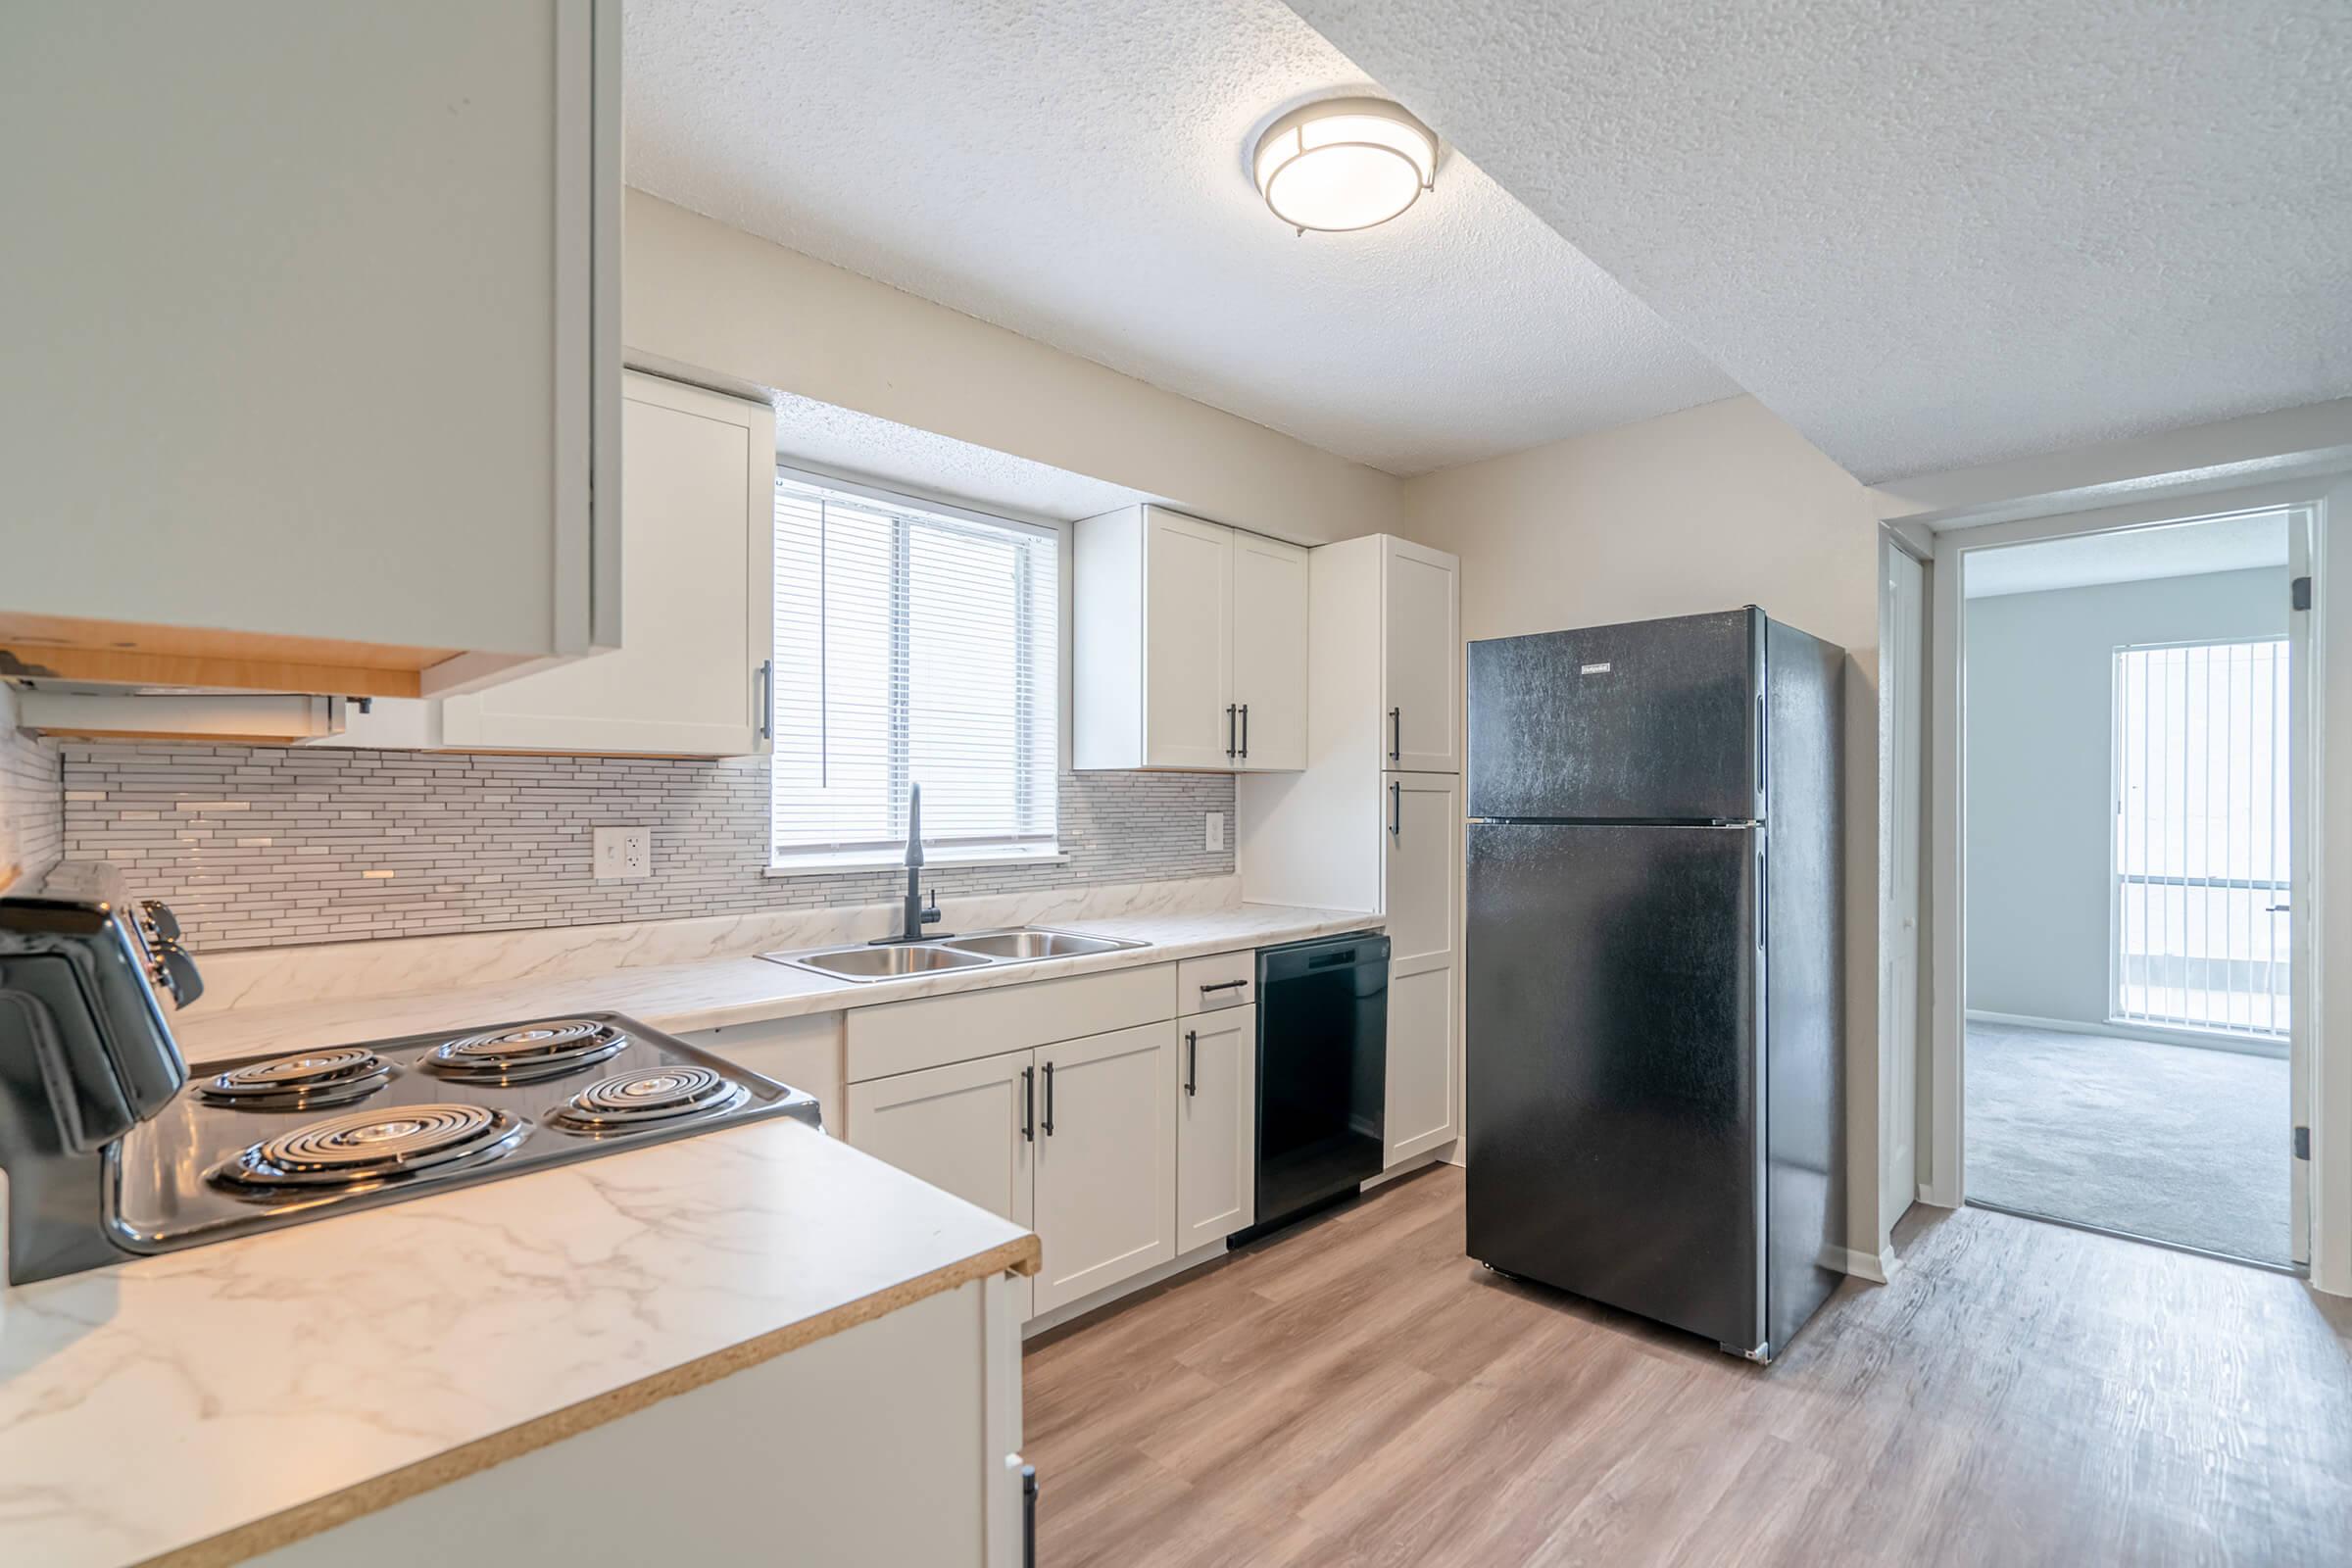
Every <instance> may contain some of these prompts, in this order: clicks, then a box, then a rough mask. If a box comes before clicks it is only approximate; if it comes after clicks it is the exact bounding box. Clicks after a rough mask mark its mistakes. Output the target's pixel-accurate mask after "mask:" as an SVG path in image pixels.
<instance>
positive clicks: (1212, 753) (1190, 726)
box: [1144, 507, 1240, 769]
mask: <svg viewBox="0 0 2352 1568" xmlns="http://www.w3.org/2000/svg"><path fill="white" fill-rule="evenodd" d="M1233 710H1234V699H1233V530H1232V529H1231V528H1227V527H1223V526H1221V525H1219V524H1217V523H1213V522H1202V521H1201V519H1200V518H1198V517H1188V516H1186V515H1183V514H1182V513H1180V512H1163V511H1161V510H1160V509H1159V508H1157V507H1147V508H1145V509H1144V762H1145V765H1147V766H1150V767H1198V768H1220V769H1221V768H1229V767H1232V766H1233V765H1234V761H1235V758H1234V754H1235V753H1236V752H1237V751H1239V750H1240V747H1239V744H1238V742H1239V727H1238V723H1237V720H1236V715H1235V713H1234V711H1233Z"/></svg>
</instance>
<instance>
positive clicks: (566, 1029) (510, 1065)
mask: <svg viewBox="0 0 2352 1568" xmlns="http://www.w3.org/2000/svg"><path fill="white" fill-rule="evenodd" d="M628 1043H629V1037H628V1036H627V1035H625V1034H623V1033H622V1032H621V1031H620V1030H618V1029H615V1028H613V1026H612V1025H611V1024H609V1023H598V1022H597V1021H596V1020H595V1019H593V1018H550V1019H547V1020H545V1021H543V1022H539V1023H524V1024H516V1025H515V1027H513V1028H511V1029H500V1030H497V1031H495V1032H493V1033H490V1034H480V1035H467V1036H466V1037H465V1038H464V1039H463V1040H452V1041H448V1042H446V1043H445V1044H442V1045H438V1046H435V1047H433V1048H432V1049H431V1050H430V1051H427V1052H426V1053H425V1054H424V1056H423V1058H422V1065H423V1067H424V1069H425V1071H427V1072H430V1073H435V1074H438V1075H439V1076H441V1077H443V1078H448V1079H452V1080H454V1081H456V1082H458V1083H485V1084H527V1083H535V1082H537V1081H538V1080H540V1079H542V1078H561V1077H563V1076H564V1075H565V1074H566V1073H573V1072H577V1071H579V1070H580V1069H581V1068H583V1067H592V1066H594V1065H595V1064H596V1063H598V1062H600V1061H606V1060H609V1059H611V1058H612V1057H613V1056H616V1055H618V1054H620V1053H621V1052H622V1051H623V1050H624V1049H626V1048H627V1046H628Z"/></svg>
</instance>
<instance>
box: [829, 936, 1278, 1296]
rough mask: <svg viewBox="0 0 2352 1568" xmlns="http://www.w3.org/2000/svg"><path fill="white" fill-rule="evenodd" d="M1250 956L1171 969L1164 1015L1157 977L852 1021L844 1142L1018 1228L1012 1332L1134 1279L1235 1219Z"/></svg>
mask: <svg viewBox="0 0 2352 1568" xmlns="http://www.w3.org/2000/svg"><path fill="white" fill-rule="evenodd" d="M1252 961H1253V957H1252V955H1250V954H1249V953H1246V952H1244V953H1233V954H1224V955H1217V956H1211V957H1208V958H1202V959H1191V960H1187V961H1186V962H1185V963H1184V964H1183V965H1182V966H1181V969H1182V972H1183V973H1184V975H1185V976H1186V977H1187V978H1189V979H1190V980H1191V982H1192V983H1193V990H1194V991H1195V992H1196V993H1198V998H1200V999H1205V1000H1188V1001H1187V1002H1186V1003H1185V1004H1184V1005H1186V1006H1197V1007H1201V1008H1203V1009H1205V1010H1201V1011H1197V1012H1194V1013H1191V1014H1188V1015H1186V1016H1182V1017H1179V1016H1177V1014H1178V1013H1179V1012H1180V1011H1182V1007H1181V1006H1180V1005H1179V1003H1178V975H1179V967H1180V966H1178V965H1175V964H1157V965H1152V966H1151V967H1148V968H1141V969H1124V970H1112V971H1109V972H1105V973H1100V974H1091V975H1078V976H1070V977H1068V978H1064V979H1060V980H1046V981H1039V982H1036V983H1034V984H1030V985H1011V986H1002V987H997V988H994V989H991V990H986V991H975V992H972V993H969V994H966V995H952V996H944V997H929V998H924V999H922V1000H920V1001H915V1002H902V1003H894V1004H890V1005H884V1006H879V1007H859V1008H855V1009H853V1010H851V1011H850V1013H849V1014H848V1015H847V1019H846V1026H845V1033H844V1040H845V1057H846V1063H847V1072H848V1075H849V1077H850V1079H851V1080H852V1081H851V1083H850V1086H849V1089H848V1091H847V1097H846V1098H847V1102H848V1114H847V1118H846V1124H847V1136H848V1141H849V1142H850V1143H851V1144H852V1145H854V1146H855V1147H857V1148H858V1149H861V1150H864V1151H865V1152H867V1153H870V1154H873V1155H875V1156H877V1157H878V1158H881V1159H883V1160H886V1161H888V1162H889V1163H891V1164H893V1165H896V1166H898V1167H899V1168H900V1169H901V1170H904V1171H906V1172H907V1173H908V1174H910V1175H914V1176H919V1177H921V1178H922V1179H923V1180H924V1181H927V1182H929V1183H930V1184H931V1185H932V1186H934V1187H938V1188H942V1189H944V1190H945V1191H947V1192H951V1193H953V1194H955V1195H956V1197H958V1198H960V1199H963V1200H964V1201H967V1202H971V1203H977V1204H978V1205H980V1206H981V1207H982V1208H985V1209H988V1210H989V1211H991V1212H992V1213H996V1214H1001V1215H1003V1216H1004V1217H1005V1218H1006V1219H1009V1220H1011V1221H1012V1222H1013V1223H1015V1224H1017V1225H1025V1226H1027V1227H1028V1228H1029V1229H1031V1230H1033V1231H1035V1232H1037V1236H1038V1241H1039V1244H1040V1245H1039V1250H1040V1252H1041V1254H1042V1257H1041V1264H1040V1268H1039V1271H1038V1273H1037V1275H1036V1277H1035V1278H1034V1279H1028V1280H1015V1281H1013V1282H1011V1284H1012V1289H1013V1292H1014V1300H1015V1301H1016V1303H1017V1304H1018V1306H1019V1308H1020V1312H1021V1316H1022V1317H1023V1318H1024V1319H1032V1318H1037V1317H1040V1316H1043V1315H1044V1314H1046V1313H1050V1312H1054V1311H1056V1310H1057V1309H1060V1308H1063V1307H1067V1306H1069V1305H1070V1304H1071V1303H1072V1302H1077V1301H1083V1300H1085V1299H1087V1298H1090V1297H1096V1296H1100V1295H1101V1294H1102V1293H1104V1292H1107V1291H1111V1290H1113V1289H1114V1288H1115V1287H1117V1286H1120V1285H1122V1284H1124V1283H1125V1282H1127V1281H1130V1280H1134V1279H1136V1278H1137V1277H1138V1276H1143V1275H1148V1274H1150V1272H1151V1271H1152V1270H1153V1269H1156V1268H1157V1267H1158V1266H1159V1265H1160V1264H1163V1263H1167V1262H1170V1261H1171V1260H1173V1259H1174V1258H1176V1257H1177V1256H1178V1255H1180V1254H1182V1253H1187V1252H1191V1251H1193V1250H1197V1249H1200V1248H1202V1247H1207V1246H1210V1245H1213V1244H1215V1243H1217V1242H1221V1241H1223V1240H1224V1239H1225V1238H1226V1237H1227V1236H1230V1235H1232V1234H1233V1233H1234V1232H1235V1231H1237V1230H1241V1229H1242V1228H1244V1227H1245V1226H1247V1225H1249V1224H1250V1223H1251V1221H1252V1220H1253V1219H1254V1218H1255V1185H1256V1184H1255V1169H1256V1165H1255V1153H1256V1128H1257V1008H1256V1007H1255V1006H1254V1005H1250V1004H1248V1003H1246V1002H1245V1003H1243V1004H1242V1005H1220V1004H1224V1003H1225V1002H1226V999H1228V998H1231V997H1234V996H1236V995H1244V996H1246V995H1247V992H1246V990H1244V989H1243V988H1242V987H1241V986H1236V985H1234V984H1233V983H1232V977H1234V976H1241V977H1247V976H1248V975H1249V974H1250V965H1251V963H1252ZM1246 985H1247V980H1246V978H1245V979H1244V980H1243V986H1246ZM1073 1029H1086V1030H1091V1031H1093V1032H1092V1033H1087V1034H1083V1035H1080V1036H1078V1037H1077V1038H1075V1039H1059V1038H1056V1037H1057V1036H1058V1035H1060V1034H1061V1033H1063V1032H1065V1031H1068V1030H1073ZM1006 1047H1015V1048H1017V1049H1012V1050H1007V1049H1005V1048H1006ZM973 1050H978V1051H983V1052H986V1053H987V1054H985V1055H981V1056H977V1057H974V1058H972V1059H969V1060H956V1059H954V1058H955V1057H956V1056H957V1055H960V1054H962V1053H964V1052H967V1051H973Z"/></svg>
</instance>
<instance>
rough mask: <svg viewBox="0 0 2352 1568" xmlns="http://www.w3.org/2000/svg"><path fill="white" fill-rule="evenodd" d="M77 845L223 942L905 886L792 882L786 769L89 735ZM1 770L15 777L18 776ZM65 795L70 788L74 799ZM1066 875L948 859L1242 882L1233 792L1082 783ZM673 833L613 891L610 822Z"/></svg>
mask: <svg viewBox="0 0 2352 1568" xmlns="http://www.w3.org/2000/svg"><path fill="white" fill-rule="evenodd" d="M61 750H62V752H63V754H64V756H63V760H64V797H65V821H64V832H63V839H64V850H65V853H66V854H68V855H71V856H73V857H76V858H91V859H99V858H103V859H109V860H114V861H116V862H118V863H120V864H122V865H123V866H124V867H125V868H126V869H127V870H128V871H129V873H130V875H131V877H132V881H133V885H134V886H135V887H136V888H137V889H138V890H139V892H140V893H141V894H143V895H146V896H149V897H156V898H162V899H166V900H168V901H169V902H170V903H171V905H172V908H173V910H174V911H175V912H176V913H177V914H178V915H179V917H180V921H181V923H182V924H183V926H185V927H186V928H187V930H188V933H189V939H190V942H191V944H192V945H193V946H195V947H197V948H199V949H204V948H213V949H222V948H254V947H278V946H283V945H286V944H289V943H306V942H337V941H358V940H363V939H368V938H375V937H403V936H422V935H428V934H437V933H444V932H459V931H502V930H516V929H522V928H526V927H536V926H556V925H583V924H600V923H603V922H607V921H615V920H659V919H665V918H671V917H676V916H688V915H711V914H742V913H753V912H758V911H761V910H773V909H792V908H815V907H827V906H834V905H855V904H874V903H879V902H882V901H884V900H887V899H891V898H894V897H896V896H898V894H899V893H900V892H901V891H903V889H904V887H905V885H906V884H905V877H904V873H899V872H891V871H880V872H876V871H859V872H853V873H845V874H841V875H832V876H796V877H771V876H768V875H766V874H765V871H766V866H767V829H768V801H767V763H766V760H764V759H760V758H737V759H731V760H723V761H690V760H668V759H644V760H621V759H611V758H571V757H499V756H492V755H487V754H456V753H420V752H369V751H341V750H329V749H324V748H298V749H279V748H274V747H246V746H199V745H186V744H178V743H162V742H157V743H145V742H139V743H133V742H67V743H65V744H64V746H63V747H62V748H61ZM6 765H7V764H6V762H5V761H0V768H5V767H6ZM53 787H54V785H53ZM1059 791H1060V814H1061V847H1062V851H1063V853H1064V854H1066V855H1067V856H1068V857H1069V859H1068V861H1067V862H1066V863H1062V864H1055V865H1031V866H981V867H963V868H951V867H942V868H940V869H939V870H938V872H937V874H936V875H932V876H927V877H926V878H925V881H926V883H928V884H934V885H936V886H937V887H938V888H939V890H940V892H941V893H942V894H947V895H967V894H975V893H1000V892H1003V893H1017V892H1028V891H1034V890H1037V889H1042V888H1051V887H1070V886H1080V885H1088V884H1095V883H1108V882H1144V881H1153V880H1159V879H1165V878H1179V877H1193V876H1223V875H1230V874H1231V873H1232V871H1233V869H1234V859H1233V851H1232V848H1231V844H1232V840H1231V838H1230V836H1229V837H1228V838H1227V840H1226V843H1227V848H1225V849H1223V850H1215V851H1209V850H1203V849H1202V847H1201V846H1202V843H1203V838H1202V831H1201V830H1202V821H1201V815H1202V813H1203V812H1206V811H1223V812H1225V813H1226V814H1227V820H1228V822H1229V823H1230V821H1231V816H1232V811H1233V780H1232V779H1231V778H1230V777H1225V776H1220V775H1217V774H1208V773H1077V774H1073V773H1064V774H1062V775H1061V781H1060V785H1059ZM637 823H647V824H651V825H652V827H653V829H654V854H653V875H652V877H651V878H649V879H647V880H645V881H641V882H598V881H596V880H594V879H593V878H592V876H591V875H590V840H591V833H590V830H591V829H592V828H594V827H596V826H598V825H600V824H606V825H611V824H637Z"/></svg>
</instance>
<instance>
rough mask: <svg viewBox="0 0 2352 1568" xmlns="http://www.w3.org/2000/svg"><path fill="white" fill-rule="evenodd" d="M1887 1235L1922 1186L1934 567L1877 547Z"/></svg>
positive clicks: (1882, 1193)
mask: <svg viewBox="0 0 2352 1568" xmlns="http://www.w3.org/2000/svg"><path fill="white" fill-rule="evenodd" d="M1879 557H1880V564H1881V567H1882V574H1881V578H1880V599H1879V748H1880V754H1881V755H1880V760H1879V800H1880V808H1879V836H1880V842H1879V1041H1880V1052H1881V1059H1880V1063H1879V1155H1880V1160H1879V1239H1880V1242H1881V1244H1882V1245H1884V1243H1885V1241H1886V1238H1887V1232H1888V1231H1889V1230H1890V1229H1891V1228H1892V1226H1893V1224H1894V1222H1895V1221H1896V1220H1898V1219H1900V1218H1901V1217H1902V1214H1903V1210H1905V1209H1907V1208H1909V1207H1910V1206H1911V1203H1912V1201H1913V1200H1914V1199H1915V1198H1916V1197H1918V1194H1919V1139H1918V1115H1919V912H1920V910H1919V867H1920V856H1921V853H1922V848H1921V844H1920V837H1919V790H1920V741H1921V735H1920V723H1919V718H1920V705H1921V702H1922V699H1923V695H1924V694H1923V688H1922V686H1921V678H1922V674H1923V669H1922V656H1923V655H1924V653H1925V651H1926V642H1925V637H1924V633H1925V631H1926V622H1925V620H1924V618H1923V615H1924V612H1925V609H1926V602H1927V601H1926V594H1927V568H1926V567H1924V566H1923V565H1921V564H1920V563H1919V562H1917V561H1915V560H1913V559H1912V558H1911V557H1910V556H1908V555H1905V554H1904V553H1903V552H1902V551H1900V550H1897V549H1896V548H1894V546H1892V545H1891V544H1887V543H1884V542H1882V543H1881V544H1880V546H1879Z"/></svg>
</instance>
